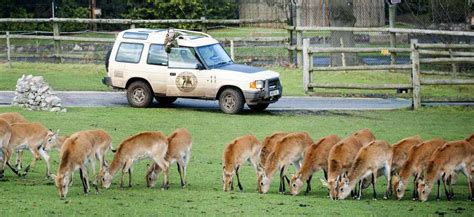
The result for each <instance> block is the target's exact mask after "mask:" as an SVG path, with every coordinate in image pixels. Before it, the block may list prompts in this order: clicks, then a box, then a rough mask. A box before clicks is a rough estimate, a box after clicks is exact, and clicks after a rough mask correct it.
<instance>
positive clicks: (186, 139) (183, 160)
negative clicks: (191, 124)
mask: <svg viewBox="0 0 474 217" xmlns="http://www.w3.org/2000/svg"><path fill="white" fill-rule="evenodd" d="M191 146H192V139H191V133H190V132H189V131H188V130H187V129H185V128H178V129H176V130H175V131H174V132H173V133H172V134H171V135H170V136H168V151H167V152H166V157H165V160H166V161H168V162H169V164H172V163H174V162H175V161H176V164H177V165H178V173H179V178H180V180H181V187H182V188H184V187H186V184H187V179H186V169H187V166H188V162H189V159H190V157H191ZM168 168H169V167H168ZM160 172H161V167H159V166H158V165H157V164H156V163H154V164H153V165H152V166H150V168H149V169H148V171H147V175H146V177H145V179H146V181H147V186H148V187H154V186H155V183H156V180H157V178H158V175H159V174H160ZM163 172H164V173H165V174H166V176H168V170H165V171H163ZM164 187H165V188H168V183H165V186H164Z"/></svg>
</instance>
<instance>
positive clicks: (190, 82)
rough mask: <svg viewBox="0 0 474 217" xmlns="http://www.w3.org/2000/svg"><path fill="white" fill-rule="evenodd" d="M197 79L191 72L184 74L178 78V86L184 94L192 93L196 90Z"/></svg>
mask: <svg viewBox="0 0 474 217" xmlns="http://www.w3.org/2000/svg"><path fill="white" fill-rule="evenodd" d="M197 82H198V81H197V78H196V76H195V75H194V74H193V73H191V72H182V73H180V74H179V75H178V76H177V77H176V86H177V87H178V89H179V90H180V91H182V92H191V91H193V90H194V89H196V86H197Z"/></svg>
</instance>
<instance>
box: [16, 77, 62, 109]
mask: <svg viewBox="0 0 474 217" xmlns="http://www.w3.org/2000/svg"><path fill="white" fill-rule="evenodd" d="M52 91H53V90H52V89H51V87H50V86H49V85H48V83H46V81H45V80H44V78H43V76H33V75H23V76H21V78H19V79H18V81H17V82H16V91H15V97H13V102H12V104H13V105H14V106H19V107H20V108H26V109H28V110H39V111H51V112H66V108H62V105H61V99H60V98H59V97H58V96H56V95H55V94H54V93H52Z"/></svg>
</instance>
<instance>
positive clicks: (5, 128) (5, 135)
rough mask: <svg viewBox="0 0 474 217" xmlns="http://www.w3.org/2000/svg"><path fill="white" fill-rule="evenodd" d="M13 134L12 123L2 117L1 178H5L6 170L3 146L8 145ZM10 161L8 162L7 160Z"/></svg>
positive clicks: (0, 126) (0, 123) (0, 130)
mask: <svg viewBox="0 0 474 217" xmlns="http://www.w3.org/2000/svg"><path fill="white" fill-rule="evenodd" d="M11 135H12V129H11V127H10V124H9V123H8V122H6V121H5V120H3V119H0V178H3V176H4V175H3V173H4V170H5V168H4V167H5V164H4V163H3V162H4V157H5V156H4V154H3V148H4V147H5V146H7V145H8V142H9V141H10V137H11ZM7 163H8V162H7Z"/></svg>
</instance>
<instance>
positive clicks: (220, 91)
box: [216, 85, 245, 99]
mask: <svg viewBox="0 0 474 217" xmlns="http://www.w3.org/2000/svg"><path fill="white" fill-rule="evenodd" d="M228 88H229V89H234V90H237V91H239V92H240V94H242V96H244V92H243V91H242V89H240V88H239V87H237V86H234V85H224V86H222V87H220V88H219V91H217V94H216V99H219V97H220V95H221V93H222V92H223V91H224V90H225V89H228ZM244 99H245V98H244Z"/></svg>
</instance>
